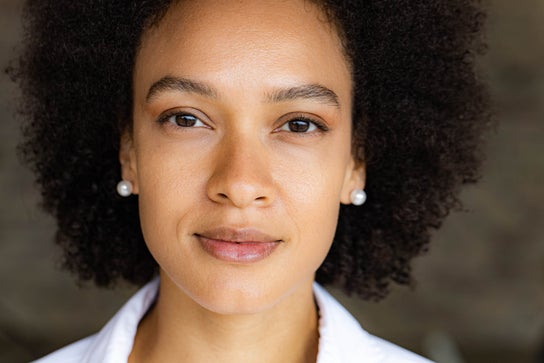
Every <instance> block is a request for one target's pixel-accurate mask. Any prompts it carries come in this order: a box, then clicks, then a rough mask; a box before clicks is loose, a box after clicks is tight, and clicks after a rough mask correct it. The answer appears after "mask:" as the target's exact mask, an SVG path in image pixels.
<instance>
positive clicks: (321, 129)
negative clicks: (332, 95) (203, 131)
mask: <svg viewBox="0 0 544 363" xmlns="http://www.w3.org/2000/svg"><path fill="white" fill-rule="evenodd" d="M172 117H190V118H194V119H195V120H197V122H198V121H200V122H201V123H202V124H204V125H206V123H205V122H203V121H202V120H201V119H200V118H199V117H198V116H195V115H194V114H191V113H189V112H180V111H175V110H174V111H171V112H167V113H165V114H164V115H161V116H160V117H159V119H158V122H159V124H165V123H169V120H170V119H171V118H172ZM294 121H302V122H308V123H309V124H311V125H314V126H315V127H316V131H317V132H327V131H329V128H328V127H327V126H326V125H325V124H324V123H323V122H320V121H317V120H315V119H313V118H310V117H307V116H303V115H299V116H294V117H290V118H289V119H288V120H287V121H286V122H284V123H283V124H282V125H281V126H280V127H278V128H277V129H275V130H274V131H276V132H280V131H281V129H282V128H283V127H285V126H286V125H289V123H290V122H294ZM171 124H173V126H174V127H178V128H193V127H195V126H181V125H179V124H174V123H171ZM311 125H310V126H309V127H311ZM206 126H207V125H206ZM199 127H202V126H199ZM208 127H209V126H208ZM287 127H288V126H287ZM290 132H291V133H294V134H312V133H314V132H315V131H310V132H296V131H290Z"/></svg>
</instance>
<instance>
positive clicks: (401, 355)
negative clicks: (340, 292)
mask: <svg viewBox="0 0 544 363" xmlns="http://www.w3.org/2000/svg"><path fill="white" fill-rule="evenodd" d="M314 295H315V298H316V302H317V305H318V306H319V312H320V319H319V335H320V341H319V353H318V360H317V363H360V362H363V361H364V362H368V363H431V361H429V360H428V359H426V358H423V357H421V356H419V355H417V354H415V353H412V352H410V351H408V350H406V349H404V348H402V347H399V346H397V345H395V344H393V343H390V342H388V341H386V340H383V339H381V338H378V337H376V336H374V335H371V334H369V333H368V332H366V331H365V330H364V329H363V328H362V327H361V325H360V324H359V322H358V321H357V320H356V319H355V318H354V317H353V316H352V315H351V314H350V313H349V312H348V311H347V310H346V309H345V308H344V307H343V306H342V305H340V303H339V302H338V301H336V299H335V298H334V297H332V296H331V295H330V294H329V293H328V292H327V291H326V290H325V289H323V288H322V287H321V286H319V285H318V284H315V285H314Z"/></svg>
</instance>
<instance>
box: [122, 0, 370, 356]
mask: <svg viewBox="0 0 544 363" xmlns="http://www.w3.org/2000/svg"><path fill="white" fill-rule="evenodd" d="M323 19H324V16H323V14H321V13H320V12H319V10H318V9H317V8H316V7H315V6H314V5H312V4H310V3H309V2H305V1H226V0H222V1H211V0H210V1H207V0H205V1H198V2H179V3H177V4H175V5H174V6H173V7H172V8H171V9H169V11H168V13H167V14H166V16H165V17H164V18H163V19H162V20H161V21H160V22H159V24H158V25H156V26H153V27H152V28H151V29H149V30H148V31H146V32H145V33H144V36H143V39H142V44H141V47H140V49H139V52H138V55H137V58H136V64H135V68H134V78H133V80H134V110H133V111H134V112H133V114H134V120H133V128H132V129H131V130H127V131H126V132H125V133H124V135H123V137H122V140H121V152H120V161H121V165H122V175H123V179H125V180H129V181H131V182H132V183H133V185H134V193H135V194H138V195H139V205H140V219H141V225H142V231H143V234H144V238H145V241H146V243H147V245H148V247H149V250H150V251H151V253H152V254H153V256H154V258H155V259H156V260H157V262H158V264H159V266H160V275H161V288H160V292H159V296H158V300H157V303H156V304H155V306H154V307H153V308H152V309H151V310H150V312H149V313H148V315H147V316H146V317H145V318H144V319H143V321H142V322H141V323H140V326H139V328H138V333H137V336H136V340H135V344H134V348H133V351H132V354H131V356H130V362H133V363H134V362H142V361H145V362H154V361H157V362H158V361H160V362H170V361H172V362H174V361H175V362H204V361H206V362H208V361H213V360H216V361H221V362H242V361H243V362H286V361H289V362H312V361H313V362H315V359H316V355H317V344H318V343H317V341H318V331H317V328H318V322H317V319H318V318H317V317H318V314H317V311H316V307H315V304H314V301H313V295H312V282H313V280H314V274H315V272H316V270H317V269H318V267H319V266H320V264H321V263H322V261H323V260H324V258H325V256H326V254H327V252H328V250H329V248H330V245H331V243H332V239H333V236H334V232H335V229H336V222H337V218H338V210H339V205H340V203H350V200H349V194H350V192H351V191H352V190H353V189H356V188H362V187H363V186H364V167H363V166H362V165H356V163H355V162H354V160H353V157H352V155H351V148H350V146H351V98H352V89H351V75H350V69H349V65H348V63H347V61H346V59H345V57H344V54H343V52H342V49H341V46H340V41H339V39H338V37H337V34H336V32H335V30H334V29H333V28H331V25H330V24H329V23H328V22H326V21H324V20H323ZM161 80H162V81H161ZM289 91H290V92H289ZM176 115H177V116H176ZM301 117H302V119H301ZM308 119H310V120H313V121H315V124H314V122H307V120H308ZM297 125H298V126H299V128H298V129H297V128H296V126H297ZM315 125H320V126H322V128H325V129H326V131H324V130H322V129H320V128H319V127H316V126H315ZM305 128H306V129H307V130H306V129H305ZM293 130H295V131H301V130H303V131H305V132H294V131H293ZM218 227H221V228H223V230H224V229H226V230H229V231H232V230H235V231H239V230H246V229H250V230H252V231H259V233H261V234H265V235H266V236H269V237H270V238H271V239H273V240H274V241H278V242H277V247H276V248H275V249H274V250H273V252H272V253H271V254H270V255H269V256H267V257H266V258H263V259H260V260H259V261H256V262H249V263H245V262H232V261H230V262H229V261H223V260H220V259H217V258H215V257H214V256H212V255H210V254H209V253H207V252H206V251H205V250H204V249H203V248H202V245H201V243H200V242H199V241H200V240H199V238H200V237H199V236H200V235H202V234H206V233H208V232H209V231H210V230H214V229H216V228H218ZM280 347H281V349H280Z"/></svg>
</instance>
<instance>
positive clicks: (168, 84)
mask: <svg viewBox="0 0 544 363" xmlns="http://www.w3.org/2000/svg"><path fill="white" fill-rule="evenodd" d="M164 91H178V92H189V93H197V94H199V95H202V96H205V97H210V98H217V93H216V92H215V90H214V89H212V88H211V87H209V86H208V85H206V84H204V83H200V82H197V81H193V80H190V79H187V78H179V77H171V76H166V77H163V78H161V79H160V80H158V81H157V82H155V83H153V85H151V87H150V88H149V91H148V92H147V96H146V97H145V100H146V102H150V101H151V100H153V98H154V97H156V96H157V95H158V94H159V93H161V92H164Z"/></svg>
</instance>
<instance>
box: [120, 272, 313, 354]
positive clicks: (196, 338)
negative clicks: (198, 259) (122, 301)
mask: <svg viewBox="0 0 544 363" xmlns="http://www.w3.org/2000/svg"><path fill="white" fill-rule="evenodd" d="M318 338H319V333H318V318H317V309H316V306H315V303H314V300H313V293H312V285H311V281H310V282H308V283H307V284H305V285H304V286H302V287H300V288H299V289H297V290H296V291H294V292H293V293H291V294H290V295H289V296H286V297H285V298H283V299H282V300H281V301H279V302H277V303H276V304H274V305H273V306H272V307H269V308H267V309H265V310H264V311H260V312H257V313H251V314H219V313H216V312H213V311H210V310H207V309H206V308H204V307H202V306H200V305H199V304H197V303H196V302H195V301H193V300H192V299H191V298H190V297H189V296H187V295H186V294H184V293H183V292H182V291H181V290H180V289H179V288H178V287H176V286H175V285H174V284H173V283H172V281H170V280H169V279H168V278H165V276H162V279H161V288H160V291H159V296H158V299H157V303H156V304H155V306H154V307H153V308H152V309H151V310H150V311H149V313H148V314H147V315H146V317H145V318H144V319H143V320H142V321H141V322H140V325H139V326H138V332H137V334H136V338H135V341H134V347H133V350H132V353H131V355H130V358H129V362H130V363H139V362H214V361H219V362H222V363H230V362H236V363H239V362H247V363H252V362H259V363H276V362H298V363H310V362H312V363H315V361H316V357H317V347H318Z"/></svg>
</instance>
